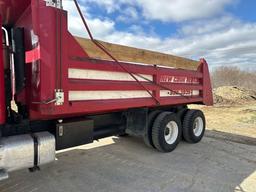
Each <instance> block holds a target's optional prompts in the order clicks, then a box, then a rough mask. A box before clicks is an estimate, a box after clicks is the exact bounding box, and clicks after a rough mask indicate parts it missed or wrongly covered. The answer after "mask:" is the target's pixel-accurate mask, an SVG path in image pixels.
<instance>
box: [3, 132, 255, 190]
mask: <svg viewBox="0 0 256 192" xmlns="http://www.w3.org/2000/svg"><path fill="white" fill-rule="evenodd" d="M57 157H58V160H57V161H56V162H54V163H52V164H49V165H46V166H42V167H41V171H39V172H35V173H28V171H27V170H23V171H18V172H14V173H11V174H10V179H8V180H5V181H2V182H0V191H1V192H46V191H47V192H63V191H65V192H85V191H93V192H94V191H95V192H96V191H102V192H103V191H106V192H109V191H113V192H115V191H122V192H126V191H127V192H131V191H136V192H140V191H145V192H149V191H150V192H154V191H155V192H159V191H161V192H162V191H163V192H164V191H166V192H172V191H195V192H200V191H203V192H207V191H213V192H222V191H223V192H228V191H243V192H255V191H256V147H255V145H246V144H241V143H236V142H231V141H227V140H223V139H220V138H214V137H213V136H212V135H211V137H208V136H206V137H204V139H203V140H202V141H201V142H200V143H198V144H194V145H191V144H187V143H185V142H181V143H180V144H179V146H178V148H177V149H176V150H175V151H174V152H172V153H168V154H163V153H159V152H157V151H155V150H154V149H150V148H147V147H146V146H145V145H144V144H143V143H142V141H141V140H140V139H137V138H132V137H127V138H117V137H111V138H106V139H103V140H100V142H95V143H93V144H90V145H85V146H81V147H77V148H74V149H71V150H69V151H63V152H61V153H58V155H57Z"/></svg>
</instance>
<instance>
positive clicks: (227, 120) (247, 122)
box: [190, 102, 256, 139]
mask: <svg viewBox="0 0 256 192" xmlns="http://www.w3.org/2000/svg"><path fill="white" fill-rule="evenodd" d="M190 108H197V109H201V110H202V111H203V112H204V113H205V116H206V120H207V129H208V130H214V131H221V132H226V133H231V134H235V135H241V136H247V137H251V138H255V139H256V102H252V103H247V104H244V105H233V106H232V105H231V106H213V107H206V106H197V105H192V106H190Z"/></svg>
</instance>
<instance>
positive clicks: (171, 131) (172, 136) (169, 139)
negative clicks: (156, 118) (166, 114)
mask: <svg viewBox="0 0 256 192" xmlns="http://www.w3.org/2000/svg"><path fill="white" fill-rule="evenodd" d="M178 133H179V128H178V124H177V123H176V122H175V121H170V122H169V123H168V124H167V125H166V128H165V131H164V139H165V141H166V143H168V144H170V145H171V144H173V143H175V141H176V140H177V138H178Z"/></svg>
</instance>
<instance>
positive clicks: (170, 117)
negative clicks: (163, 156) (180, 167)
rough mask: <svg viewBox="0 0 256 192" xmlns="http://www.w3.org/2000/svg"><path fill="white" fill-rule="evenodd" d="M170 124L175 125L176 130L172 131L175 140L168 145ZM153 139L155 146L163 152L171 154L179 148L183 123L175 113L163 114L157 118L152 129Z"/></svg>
mask: <svg viewBox="0 0 256 192" xmlns="http://www.w3.org/2000/svg"><path fill="white" fill-rule="evenodd" d="M169 123H173V124H174V125H175V128H174V127H173V130H172V132H173V131H174V132H173V135H174V136H173V137H172V138H174V139H172V140H171V141H170V142H169V143H168V141H167V140H166V139H165V136H166V130H167V125H168V124H169ZM168 130H169V129H168ZM169 131H170V130H169ZM168 133H169V132H168ZM152 139H153V144H154V146H155V147H156V148H157V149H158V150H159V151H161V152H165V153H166V152H171V151H173V150H174V149H175V148H176V147H177V145H178V144H179V142H180V139H181V122H180V119H179V118H178V117H177V115H176V114H175V113H171V112H162V113H160V114H159V115H158V116H157V118H156V119H155V121H154V124H153V127H152Z"/></svg>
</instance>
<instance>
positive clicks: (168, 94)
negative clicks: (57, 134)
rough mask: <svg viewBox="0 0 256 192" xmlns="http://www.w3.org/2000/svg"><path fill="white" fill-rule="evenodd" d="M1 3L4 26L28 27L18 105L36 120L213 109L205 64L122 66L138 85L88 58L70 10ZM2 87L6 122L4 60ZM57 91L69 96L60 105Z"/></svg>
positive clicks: (38, 3)
mask: <svg viewBox="0 0 256 192" xmlns="http://www.w3.org/2000/svg"><path fill="white" fill-rule="evenodd" d="M1 2H3V3H2V4H0V10H1V12H0V13H1V15H2V16H1V17H2V21H3V24H4V25H6V24H9V25H15V26H16V27H24V28H25V49H26V77H27V78H26V87H25V88H24V90H23V91H22V92H21V93H19V94H18V95H17V100H18V101H19V102H22V103H24V104H26V105H28V106H29V114H30V119H31V120H39V119H54V118H64V117H71V116H78V115H86V114H96V113H97V114H98V113H105V112H111V111H119V110H125V109H128V108H139V107H155V106H157V105H160V106H171V105H181V104H192V103H199V104H205V105H212V102H213V101H212V90H211V84H210V77H209V70H208V65H207V63H206V61H205V60H204V59H201V60H200V62H199V67H198V70H197V71H192V70H183V69H173V68H167V67H161V66H152V65H142V64H131V63H122V66H123V67H125V68H126V69H127V70H128V71H129V72H130V73H132V74H134V75H135V76H136V77H137V79H138V80H139V81H140V83H138V82H136V81H135V79H133V78H132V76H131V75H130V74H129V73H127V72H125V71H124V70H123V68H122V67H120V65H118V64H117V63H116V62H114V61H105V60H96V59H91V58H89V57H88V55H87V54H86V52H85V51H84V50H83V49H82V48H81V47H80V45H79V44H78V43H77V41H76V40H75V38H74V37H73V36H72V35H71V33H70V32H69V31H68V26H67V12H66V11H64V10H61V9H56V8H54V7H49V6H46V3H45V1H43V0H31V1H24V0H23V1H9V0H6V1H1ZM8 10H9V11H8ZM16 10H19V11H16ZM8 14H9V15H8ZM70 22H72V21H70ZM81 28H83V26H81ZM0 35H1V33H0ZM1 39H2V38H1ZM0 57H1V55H0ZM142 77H143V78H142ZM145 79H147V80H145ZM151 81H152V82H153V83H152V82H151ZM0 83H1V90H0V121H2V122H3V121H4V113H3V112H2V111H5V110H3V109H4V99H2V98H3V97H4V91H3V90H2V87H3V86H2V83H3V67H2V59H1V60H0ZM141 84H143V85H144V87H145V88H143V86H141ZM57 90H59V91H60V92H61V93H63V94H64V98H62V99H64V100H63V103H61V104H59V105H56V102H55V99H56V91H57ZM147 90H148V91H150V93H152V94H153V95H154V97H155V98H154V97H152V96H151V95H150V94H149V93H148V92H147ZM0 123H1V122H0Z"/></svg>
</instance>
